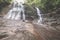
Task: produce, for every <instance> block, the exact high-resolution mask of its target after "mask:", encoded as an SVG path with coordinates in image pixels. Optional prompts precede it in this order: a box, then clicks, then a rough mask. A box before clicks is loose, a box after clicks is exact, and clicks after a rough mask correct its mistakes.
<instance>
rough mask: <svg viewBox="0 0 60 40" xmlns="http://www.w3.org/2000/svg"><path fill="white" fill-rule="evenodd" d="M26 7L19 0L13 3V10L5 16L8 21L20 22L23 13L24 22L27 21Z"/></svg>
mask: <svg viewBox="0 0 60 40" xmlns="http://www.w3.org/2000/svg"><path fill="white" fill-rule="evenodd" d="M24 11H25V10H24V5H23V3H21V2H18V1H17V0H16V1H14V2H13V7H12V9H10V10H9V12H8V13H7V14H6V15H5V16H4V18H6V19H12V20H20V19H21V13H22V16H23V19H22V20H25V12H24Z"/></svg>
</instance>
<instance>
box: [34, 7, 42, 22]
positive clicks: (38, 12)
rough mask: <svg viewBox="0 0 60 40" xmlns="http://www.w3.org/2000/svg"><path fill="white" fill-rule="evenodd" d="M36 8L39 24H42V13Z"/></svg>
mask: <svg viewBox="0 0 60 40" xmlns="http://www.w3.org/2000/svg"><path fill="white" fill-rule="evenodd" d="M35 8H36V10H37V15H38V16H39V19H38V23H42V17H41V11H40V10H39V8H37V7H35Z"/></svg>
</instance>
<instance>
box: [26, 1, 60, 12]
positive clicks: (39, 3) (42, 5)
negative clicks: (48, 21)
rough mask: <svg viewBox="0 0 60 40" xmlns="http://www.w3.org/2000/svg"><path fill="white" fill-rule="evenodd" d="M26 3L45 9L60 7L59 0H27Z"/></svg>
mask: <svg viewBox="0 0 60 40" xmlns="http://www.w3.org/2000/svg"><path fill="white" fill-rule="evenodd" d="M26 3H27V4H29V5H32V6H36V7H39V8H42V9H44V10H47V11H48V10H52V9H56V8H58V7H60V6H59V5H60V0H27V2H26Z"/></svg>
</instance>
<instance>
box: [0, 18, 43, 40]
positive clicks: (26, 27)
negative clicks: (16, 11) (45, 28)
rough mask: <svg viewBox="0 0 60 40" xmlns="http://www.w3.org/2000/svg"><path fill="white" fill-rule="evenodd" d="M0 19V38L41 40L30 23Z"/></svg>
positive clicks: (7, 39) (1, 39) (2, 39)
mask: <svg viewBox="0 0 60 40" xmlns="http://www.w3.org/2000/svg"><path fill="white" fill-rule="evenodd" d="M0 19H1V20H0V21H1V22H0V23H3V24H2V25H1V26H0V40H40V39H41V40H43V39H42V38H41V37H40V36H39V34H38V33H37V31H35V29H34V26H33V24H32V23H29V22H28V23H26V22H22V21H16V20H6V19H2V18H0Z"/></svg>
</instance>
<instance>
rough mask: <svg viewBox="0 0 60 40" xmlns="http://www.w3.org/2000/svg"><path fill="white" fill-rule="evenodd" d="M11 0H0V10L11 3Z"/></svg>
mask: <svg viewBox="0 0 60 40" xmlns="http://www.w3.org/2000/svg"><path fill="white" fill-rule="evenodd" d="M11 1H12V0H0V11H1V10H2V9H3V8H4V7H5V6H7V5H9V4H10V3H11Z"/></svg>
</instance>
